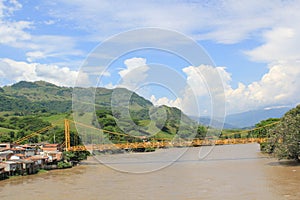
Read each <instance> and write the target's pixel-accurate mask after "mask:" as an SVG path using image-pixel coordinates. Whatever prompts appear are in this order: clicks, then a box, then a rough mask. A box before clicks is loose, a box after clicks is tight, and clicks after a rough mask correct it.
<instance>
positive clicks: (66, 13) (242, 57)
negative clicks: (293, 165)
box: [0, 0, 300, 115]
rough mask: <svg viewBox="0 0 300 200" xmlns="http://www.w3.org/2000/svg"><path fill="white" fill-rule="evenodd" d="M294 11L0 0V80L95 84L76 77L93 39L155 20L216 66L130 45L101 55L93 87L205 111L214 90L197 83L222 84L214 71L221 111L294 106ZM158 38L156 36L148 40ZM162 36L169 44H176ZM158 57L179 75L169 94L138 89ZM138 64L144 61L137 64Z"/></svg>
mask: <svg viewBox="0 0 300 200" xmlns="http://www.w3.org/2000/svg"><path fill="white" fill-rule="evenodd" d="M299 10H300V1H292V0H291V1H278V0H275V1H273V0H270V1H267V0H266V1H238V2H237V1H231V0H223V1H222V0H213V1H187V0H186V1H183V0H182V1H181V0H176V1H163V2H161V1H129V2H127V1H113V2H111V1H106V0H100V1H98V0H87V1H79V0H73V1H71V0H69V1H68V0H59V1H30V0H28V1H25V0H24V1H17V0H0V85H1V86H4V85H9V84H13V83H16V82H18V81H20V80H26V81H37V80H45V81H49V82H52V83H55V84H57V85H64V86H74V84H75V82H76V80H77V83H78V84H79V83H80V84H82V85H89V84H92V83H91V82H89V81H90V80H89V78H90V77H89V75H84V74H81V76H79V77H80V82H78V75H79V74H80V73H79V71H80V70H81V69H82V67H83V66H87V63H86V61H87V60H88V57H89V56H90V55H91V54H90V52H92V51H94V52H95V51H97V46H98V45H99V44H101V43H103V42H104V41H106V40H107V39H108V38H117V37H118V35H116V34H120V33H122V32H124V31H129V30H133V29H141V28H147V27H156V28H160V29H166V30H170V31H176V32H179V33H181V34H184V35H185V36H186V37H188V38H190V39H192V40H194V41H195V42H196V43H198V44H199V45H200V46H202V47H203V48H204V50H205V51H206V52H207V54H208V55H209V56H210V58H211V60H212V61H213V63H214V64H215V65H213V64H208V63H197V64H196V66H190V63H188V62H186V61H184V59H182V58H180V56H174V55H172V54H168V53H166V52H163V51H157V50H156V51H150V50H148V51H146V50H141V51H132V52H131V51H130V52H128V53H127V54H126V55H123V56H120V57H118V58H108V59H110V61H111V64H110V66H109V67H110V68H109V70H108V71H105V73H104V75H103V79H101V80H102V82H100V83H99V85H101V86H105V87H111V88H113V87H117V86H123V87H128V88H129V89H133V90H136V91H137V92H139V93H140V94H141V95H143V96H145V97H147V98H148V99H151V100H152V101H153V103H155V104H157V105H159V104H167V105H170V106H176V107H179V108H181V109H183V110H184V111H185V112H187V113H190V114H193V111H195V110H197V109H199V110H200V113H201V114H203V115H205V114H208V113H209V112H212V111H211V109H208V108H207V109H206V107H207V106H208V105H209V104H211V101H210V103H203V102H205V101H207V99H209V97H210V96H211V95H212V93H211V91H210V89H211V90H215V88H208V91H206V93H205V92H204V93H203V92H199V90H200V89H199V88H205V83H204V82H206V84H208V85H209V86H210V87H219V85H218V86H215V85H213V80H214V79H215V78H216V77H218V78H220V79H222V82H223V86H222V87H223V88H222V95H223V96H224V98H223V99H222V98H221V99H222V100H220V99H218V98H219V96H220V95H219V94H218V93H214V94H213V95H215V96H216V99H217V100H216V102H215V103H217V102H218V101H224V103H225V105H226V111H227V112H228V113H235V112H242V111H246V110H250V109H257V108H264V107H270V106H295V105H296V104H298V103H299V102H300V101H299V99H300V92H299V89H298V88H300V79H299V78H300V26H299V23H298V22H299V21H300V13H299ZM136 37H137V38H131V39H129V40H128V41H127V40H124V41H120V42H119V44H117V45H118V46H119V47H120V46H122V45H124V43H126V42H127V44H125V45H128V44H129V43H130V42H132V39H139V37H141V38H142V36H139V35H137V36H136ZM159 39H161V37H159V36H156V38H155V37H154V36H153V41H159ZM161 42H168V44H169V45H171V46H172V45H173V46H176V42H178V41H176V40H173V41H171V40H170V41H169V40H165V41H163V40H162V41H161ZM173 43H174V44H173ZM98 47H99V46H98ZM177 47H178V48H179V46H177ZM187 51H189V50H187ZM102 56H103V55H102ZM96 61H97V60H96ZM100 63H101V61H99V64H100ZM159 64H160V65H162V66H167V67H168V68H169V69H174V70H175V71H176V72H177V73H178V74H179V75H180V76H181V77H183V78H184V79H185V81H183V82H182V85H180V86H178V88H177V89H178V95H174V94H171V93H169V94H168V92H166V90H165V89H166V88H167V87H168V86H165V88H164V89H162V88H161V89H158V87H157V86H153V87H150V86H143V88H144V89H143V91H142V90H141V89H139V88H140V87H141V84H142V83H144V82H143V81H145V80H146V79H143V77H146V76H148V77H149V76H150V75H151V73H154V72H153V70H154V68H157V67H158V65H159ZM204 64H205V65H204ZM141 65H144V68H143V67H140V68H139V66H141ZM94 67H96V66H94ZM99 67H100V68H99V69H98V70H95V71H96V72H98V73H99V72H100V71H103V69H104V67H107V66H99ZM138 68H139V69H138ZM162 68H163V67H162ZM151 70H152V72H151ZM156 70H157V69H156ZM198 73H199V74H202V76H203V75H204V79H205V80H206V81H204V82H203V77H202V81H201V77H200V76H199V74H198ZM126 74H127V79H128V77H131V78H130V80H131V83H130V84H132V80H133V79H134V80H135V79H139V80H138V81H139V84H140V86H139V88H130V86H129V85H128V83H129V82H128V80H129V79H128V80H126V81H127V82H126V81H125V78H124V77H126V76H125V75H126ZM171 74H172V73H171ZM197 74H198V75H197ZM82 75H84V76H82ZM94 75H96V76H97V75H98V77H99V76H100V74H97V73H96V74H94ZM129 75H130V76H129ZM163 75H165V76H163ZM163 75H160V76H161V77H160V76H159V75H157V77H158V78H160V79H161V80H162V79H168V78H166V77H168V73H166V74H163ZM174 76H176V75H175V74H174ZM132 77H135V78H132ZM150 77H151V76H150ZM157 77H156V78H157ZM122 78H124V80H123V81H121V82H120V80H122ZM178 78H179V76H178ZM169 79H170V80H171V79H172V77H170V78H169ZM179 79H180V78H179ZM210 81H211V82H210ZM180 83H181V82H180ZM126 84H127V85H126ZM203 84H204V85H203ZM206 86H207V85H206ZM167 89H168V88H167ZM169 89H170V88H169ZM206 89H207V88H206ZM175 90H176V89H175ZM189 90H193V91H194V92H193V96H194V97H195V98H196V99H197V101H198V102H200V103H198V104H199V106H196V107H197V109H196V108H195V107H193V106H191V104H190V102H189V101H188V100H189V99H190V98H189V97H188V96H189V95H187V93H188V91H189ZM203 90H205V89H203ZM216 90H217V89H216ZM218 91H219V90H218ZM220 91H221V88H220ZM175 93H176V92H175ZM222 95H221V96H222ZM219 103H221V102H219ZM210 106H212V105H210ZM208 107H209V106H208Z"/></svg>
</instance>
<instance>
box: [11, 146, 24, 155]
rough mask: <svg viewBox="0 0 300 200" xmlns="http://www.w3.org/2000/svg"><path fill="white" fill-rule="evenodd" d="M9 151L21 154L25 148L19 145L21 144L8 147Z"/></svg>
mask: <svg viewBox="0 0 300 200" xmlns="http://www.w3.org/2000/svg"><path fill="white" fill-rule="evenodd" d="M10 150H11V151H13V153H14V154H23V155H25V150H26V149H25V148H23V147H21V146H16V147H12V148H10Z"/></svg>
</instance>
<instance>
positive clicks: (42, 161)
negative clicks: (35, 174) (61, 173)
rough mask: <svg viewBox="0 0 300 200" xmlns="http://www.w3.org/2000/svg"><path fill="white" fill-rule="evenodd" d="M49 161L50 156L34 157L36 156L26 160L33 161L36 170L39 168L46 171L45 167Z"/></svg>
mask: <svg viewBox="0 0 300 200" xmlns="http://www.w3.org/2000/svg"><path fill="white" fill-rule="evenodd" d="M48 159H49V157H48V156H44V155H34V156H31V157H29V158H27V159H26V160H31V161H33V162H34V164H35V167H36V168H38V169H44V167H45V165H46V164H47V162H48Z"/></svg>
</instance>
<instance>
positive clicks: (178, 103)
mask: <svg viewBox="0 0 300 200" xmlns="http://www.w3.org/2000/svg"><path fill="white" fill-rule="evenodd" d="M150 101H151V102H152V103H153V104H154V105H155V106H161V105H166V106H170V107H176V108H179V109H180V108H182V105H181V103H182V99H181V98H177V99H175V100H171V99H168V98H167V97H162V98H158V99H157V98H156V97H155V96H154V95H151V98H150Z"/></svg>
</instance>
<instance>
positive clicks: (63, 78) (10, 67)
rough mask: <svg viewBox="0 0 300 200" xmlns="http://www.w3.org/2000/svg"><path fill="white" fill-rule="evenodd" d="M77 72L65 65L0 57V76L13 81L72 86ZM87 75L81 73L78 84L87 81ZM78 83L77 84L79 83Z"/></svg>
mask: <svg viewBox="0 0 300 200" xmlns="http://www.w3.org/2000/svg"><path fill="white" fill-rule="evenodd" d="M77 77H78V72H77V71H72V70H70V69H69V68H67V67H62V68H60V67H58V66H56V65H48V64H40V63H26V62H19V61H14V60H11V59H0V78H1V79H6V80H10V81H14V82H18V81H21V80H25V81H38V80H44V81H47V82H50V83H53V84H56V85H61V86H74V83H75V81H76V80H77ZM87 78H88V77H87V76H84V75H83V74H81V76H80V82H81V83H80V84H81V85H83V84H84V83H85V84H86V83H88V79H87ZM80 84H78V85H80Z"/></svg>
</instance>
